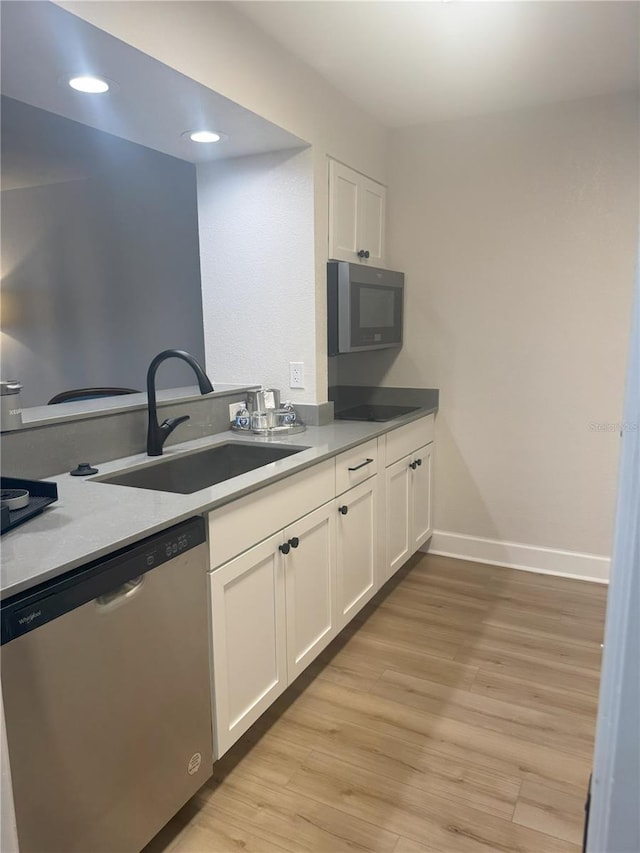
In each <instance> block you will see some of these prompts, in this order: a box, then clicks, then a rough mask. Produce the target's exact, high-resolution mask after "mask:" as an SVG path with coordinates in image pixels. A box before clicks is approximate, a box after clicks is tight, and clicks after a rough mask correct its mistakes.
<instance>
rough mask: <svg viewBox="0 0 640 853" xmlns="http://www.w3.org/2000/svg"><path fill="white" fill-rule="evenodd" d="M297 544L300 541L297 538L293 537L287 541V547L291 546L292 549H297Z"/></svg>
mask: <svg viewBox="0 0 640 853" xmlns="http://www.w3.org/2000/svg"><path fill="white" fill-rule="evenodd" d="M299 544H300V540H299V539H298V537H297V536H293V537H292V538H291V539H289V545H291V547H292V548H297V547H298V545H299Z"/></svg>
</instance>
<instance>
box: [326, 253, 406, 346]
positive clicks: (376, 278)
mask: <svg viewBox="0 0 640 853" xmlns="http://www.w3.org/2000/svg"><path fill="white" fill-rule="evenodd" d="M403 302H404V273H401V272H393V271H392V270H381V269H376V268H375V267H367V266H364V265H361V264H349V263H347V262H346V261H329V263H328V264H327V323H328V344H329V355H339V354H340V353H343V352H363V351H364V350H374V349H387V348H389V347H401V346H402V325H403V313H404V307H403Z"/></svg>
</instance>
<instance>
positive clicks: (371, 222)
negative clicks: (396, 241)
mask: <svg viewBox="0 0 640 853" xmlns="http://www.w3.org/2000/svg"><path fill="white" fill-rule="evenodd" d="M358 200H359V203H360V206H359V213H358V226H359V234H358V247H357V248H358V249H365V250H366V251H367V252H369V257H368V258H367V260H366V261H365V263H367V264H370V266H372V267H379V266H382V264H383V260H384V229H385V208H386V203H387V190H386V187H383V186H382V184H378V183H376V182H375V181H372V180H370V179H369V178H365V177H362V178H361V183H360V192H359V199H358Z"/></svg>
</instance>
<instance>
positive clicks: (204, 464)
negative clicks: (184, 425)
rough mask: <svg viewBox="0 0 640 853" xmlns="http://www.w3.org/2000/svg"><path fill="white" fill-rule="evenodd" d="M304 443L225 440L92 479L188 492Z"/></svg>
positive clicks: (265, 462)
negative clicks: (149, 463)
mask: <svg viewBox="0 0 640 853" xmlns="http://www.w3.org/2000/svg"><path fill="white" fill-rule="evenodd" d="M308 449H309V448H308V447H283V446H281V445H280V446H278V445H264V444H241V443H240V442H235V441H234V442H228V443H227V444H219V445H217V446H216V447H209V448H207V449H206V450H200V451H197V452H195V453H185V454H184V455H183V456H175V457H173V458H169V459H163V460H162V461H161V462H156V463H155V464H153V465H147V466H146V467H145V468H137V469H135V470H132V471H122V472H120V473H118V474H113V475H112V476H109V477H100V478H98V479H97V480H96V482H100V483H110V484H112V485H115V486H132V487H133V488H135V489H151V490H152V491H154V492H177V493H178V494H181V495H190V494H192V493H193V492H199V491H200V489H206V488H207V486H215V484H216V483H222V482H224V481H225V480H230V479H232V477H238V476H239V475H240V474H246V473H247V472H248V471H253V470H255V469H256V468H262V466H263V465H269V463H270V462H277V461H278V460H279V459H286V457H287V456H292V455H293V454H294V453H300V451H302V450H308Z"/></svg>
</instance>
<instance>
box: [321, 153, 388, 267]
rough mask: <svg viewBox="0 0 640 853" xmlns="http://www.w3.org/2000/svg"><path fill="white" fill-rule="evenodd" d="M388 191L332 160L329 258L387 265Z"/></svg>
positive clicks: (371, 264)
mask: <svg viewBox="0 0 640 853" xmlns="http://www.w3.org/2000/svg"><path fill="white" fill-rule="evenodd" d="M386 200H387V189H386V187H383V186H382V184H379V183H377V182H376V181H373V180H371V178H367V177H366V176H365V175H361V174H360V173H359V172H355V171H354V170H353V169H350V168H349V167H348V166H344V165H343V164H342V163H338V161H337V160H331V159H329V258H330V259H331V260H336V261H350V262H352V263H364V264H369V265H370V266H372V267H379V266H383V265H384V229H385V208H386Z"/></svg>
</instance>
